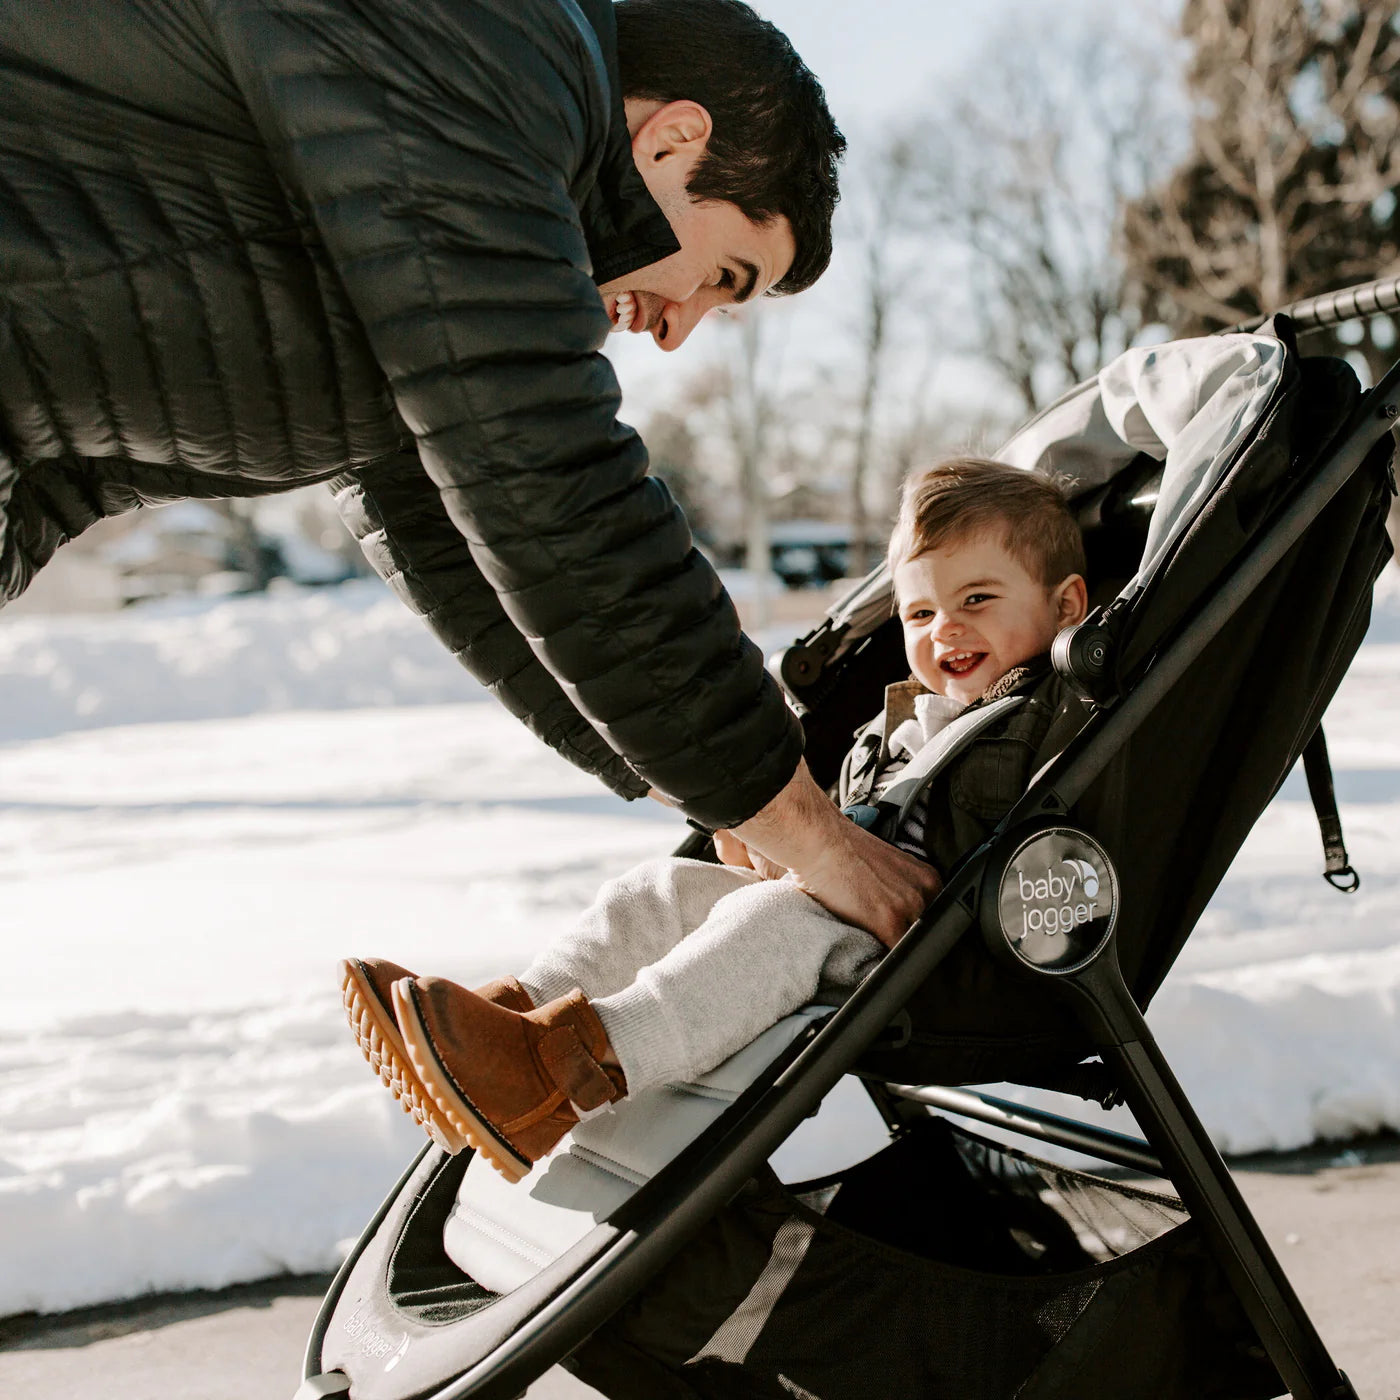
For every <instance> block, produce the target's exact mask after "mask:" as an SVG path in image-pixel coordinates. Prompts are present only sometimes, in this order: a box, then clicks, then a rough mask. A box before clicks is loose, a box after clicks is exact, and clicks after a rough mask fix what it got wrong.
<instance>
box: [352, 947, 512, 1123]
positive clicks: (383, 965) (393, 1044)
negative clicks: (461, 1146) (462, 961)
mask: <svg viewBox="0 0 1400 1400" xmlns="http://www.w3.org/2000/svg"><path fill="white" fill-rule="evenodd" d="M412 976H413V973H411V972H410V971H409V970H408V969H407V968H406V967H400V966H399V965H398V963H392V962H390V961H389V960H388V959H387V958H346V959H345V960H344V961H343V962H342V963H341V964H340V986H341V1000H342V1001H343V1002H344V1003H345V1014H346V1016H347V1017H348V1018H349V1021H350V1029H351V1030H352V1031H354V1032H355V1039H356V1040H357V1041H358V1042H359V1045H360V1049H361V1050H362V1051H363V1052H364V1056H365V1059H367V1060H368V1061H369V1067H370V1068H371V1069H372V1070H374V1072H375V1073H376V1074H377V1075H378V1076H379V1077H380V1079H381V1080H383V1081H384V1084H385V1085H386V1086H387V1087H388V1089H389V1092H390V1093H391V1094H393V1096H394V1097H395V1098H396V1099H398V1101H399V1102H400V1103H401V1104H402V1105H403V1111H404V1112H405V1113H411V1114H412V1115H413V1121H414V1122H415V1123H422V1122H423V1104H424V1102H425V1101H426V1099H427V1095H426V1093H425V1091H424V1089H423V1085H422V1084H421V1082H420V1081H419V1079H418V1076H417V1075H416V1074H415V1073H414V1071H413V1064H412V1062H411V1061H410V1060H409V1057H408V1052H407V1051H406V1050H405V1049H404V1044H403V1037H402V1036H401V1035H400V1034H399V1026H398V1022H397V1021H396V1020H395V1019H394V998H393V991H392V988H393V985H394V983H395V982H397V981H399V980H400V979H401V978H404V977H409V978H411V977H412ZM476 994H477V995H478V996H480V997H484V998H485V999H486V1000H487V1001H490V1002H494V1003H495V1004H496V1005H497V1006H504V1007H508V1008H509V1009H510V1010H511V1011H520V1012H523V1011H533V1010H534V1007H535V1003H534V1002H533V1001H531V1000H530V994H529V992H527V991H526V990H525V988H524V987H522V986H521V985H520V983H519V982H517V981H516V980H515V978H514V977H498V978H496V979H495V980H494V981H492V982H488V983H486V985H485V986H484V987H480V988H478V989H477V993H476ZM425 1126H426V1125H425ZM428 1135H429V1136H430V1137H432V1136H433V1133H432V1130H431V1129H429V1130H428ZM434 1140H435V1141H436V1139H434ZM439 1145H445V1144H441V1143H440V1144H439Z"/></svg>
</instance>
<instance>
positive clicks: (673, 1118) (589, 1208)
mask: <svg viewBox="0 0 1400 1400" xmlns="http://www.w3.org/2000/svg"><path fill="white" fill-rule="evenodd" d="M831 1011H832V1008H831V1007H829V1006H805V1007H803V1008H802V1009H801V1010H800V1011H797V1012H794V1013H793V1014H792V1015H791V1016H785V1017H784V1018H783V1019H782V1020H781V1021H779V1022H778V1023H777V1024H776V1025H773V1026H770V1027H769V1028H768V1029H767V1030H766V1031H764V1032H763V1034H762V1035H760V1036H758V1037H757V1038H756V1039H755V1040H752V1041H750V1042H749V1044H748V1045H746V1046H745V1047H744V1048H743V1049H742V1050H740V1051H738V1052H737V1053H736V1054H734V1055H731V1056H730V1057H729V1059H727V1060H725V1061H724V1062H723V1063H722V1064H719V1065H716V1066H715V1068H714V1069H712V1070H710V1072H709V1073H708V1074H703V1075H701V1076H700V1077H699V1078H698V1079H696V1080H695V1081H694V1082H693V1083H680V1084H661V1085H658V1086H657V1087H656V1088H654V1089H648V1090H645V1091H644V1092H642V1093H640V1094H638V1095H636V1096H635V1097H633V1098H628V1099H624V1100H622V1102H621V1103H619V1104H617V1105H615V1106H614V1107H612V1108H611V1109H607V1110H604V1111H601V1112H598V1113H595V1114H591V1115H589V1116H588V1117H586V1118H585V1119H584V1120H583V1121H582V1122H581V1123H580V1124H579V1125H578V1127H576V1128H575V1129H574V1130H573V1132H572V1133H570V1134H569V1135H568V1136H566V1137H565V1138H564V1140H563V1141H562V1142H561V1143H560V1144H559V1146H558V1147H556V1148H555V1149H554V1151H553V1152H551V1153H550V1154H549V1156H547V1157H545V1158H543V1159H542V1160H541V1161H539V1162H537V1163H536V1164H535V1169H534V1171H533V1172H531V1173H530V1175H529V1176H528V1177H526V1178H525V1179H524V1180H523V1181H521V1182H518V1183H515V1184H512V1183H509V1182H507V1181H506V1180H505V1178H504V1177H502V1176H501V1174H500V1173H499V1172H497V1171H495V1170H493V1169H492V1167H491V1166H490V1165H489V1164H488V1163H487V1162H486V1160H485V1159H484V1158H482V1157H473V1158H472V1160H471V1162H470V1163H469V1164H468V1166H467V1171H466V1175H465V1176H464V1177H463V1178H462V1184H461V1186H460V1187H459V1188H458V1191H457V1199H456V1202H455V1204H454V1205H453V1207H452V1213H451V1214H450V1215H449V1216H448V1218H447V1224H446V1225H445V1226H444V1227H443V1238H442V1242H443V1249H444V1251H445V1252H446V1254H447V1257H448V1258H449V1259H450V1260H452V1262H453V1263H454V1264H456V1265H457V1267H458V1268H459V1269H461V1270H462V1271H463V1272H464V1273H465V1274H467V1275H468V1276H469V1277H471V1278H474V1279H475V1280H476V1281H477V1283H479V1284H480V1285H481V1286H482V1287H483V1288H485V1289H487V1290H489V1291H490V1292H492V1293H509V1292H510V1291H511V1290H512V1289H514V1288H518V1287H520V1285H521V1284H523V1283H524V1282H525V1281H526V1280H527V1279H529V1278H532V1277H533V1276H534V1275H535V1274H537V1273H538V1272H539V1271H540V1270H541V1269H542V1268H544V1267H545V1266H546V1265H548V1264H552V1263H553V1262H554V1261H555V1260H556V1259H559V1258H560V1257H561V1256H563V1255H564V1254H565V1253H567V1251H568V1250H569V1249H571V1248H572V1247H573V1246H574V1245H576V1244H578V1242H579V1241H580V1240H582V1239H583V1237H584V1236H585V1235H587V1234H588V1232H589V1231H590V1230H592V1229H593V1227H594V1226H595V1225H597V1224H598V1223H599V1221H601V1220H605V1219H607V1217H608V1216H609V1215H611V1214H612V1213H613V1211H615V1210H616V1209H617V1208H618V1206H620V1205H621V1204H622V1203H623V1202H624V1201H625V1200H627V1198H628V1197H629V1196H631V1195H632V1194H633V1193H634V1192H635V1191H636V1190H637V1189H638V1187H640V1186H643V1185H645V1184H646V1183H647V1182H648V1181H650V1180H651V1179H652V1178H653V1177H654V1176H655V1175H656V1174H657V1173H658V1172H659V1171H660V1170H661V1169H662V1168H663V1167H664V1166H665V1165H666V1164H667V1163H668V1162H670V1161H671V1160H672V1159H674V1158H675V1157H676V1156H677V1155H678V1154H679V1152H680V1151H681V1149H682V1148H683V1147H685V1146H686V1145H687V1144H689V1143H691V1142H693V1141H694V1140H695V1139H696V1138H697V1137H699V1136H700V1134H701V1133H702V1132H703V1131H704V1130H705V1129H706V1128H707V1127H709V1126H710V1124H711V1123H713V1122H714V1121H715V1120H716V1119H717V1118H718V1117H719V1116H720V1115H721V1114H722V1113H723V1112H724V1111H725V1109H727V1108H728V1107H729V1106H730V1105H731V1104H732V1103H734V1102H735V1100H736V1099H738V1097H739V1095H740V1094H742V1093H743V1092H744V1090H745V1089H747V1088H748V1087H749V1085H750V1084H752V1083H753V1081H754V1080H755V1079H756V1078H757V1077H758V1076H759V1074H760V1073H761V1072H762V1071H763V1070H765V1069H766V1068H767V1067H768V1066H769V1065H771V1064H772V1063H773V1061H774V1060H775V1059H776V1058H777V1057H778V1056H779V1055H780V1054H781V1053H782V1052H783V1051H784V1050H785V1049H786V1048H787V1047H788V1046H789V1045H791V1044H792V1042H793V1041H794V1040H796V1039H797V1037H798V1036H800V1035H801V1034H802V1032H803V1031H804V1030H806V1029H807V1027H808V1026H810V1025H811V1024H812V1023H813V1022H814V1021H817V1020H820V1019H821V1018H822V1017H824V1016H829V1015H830V1014H831Z"/></svg>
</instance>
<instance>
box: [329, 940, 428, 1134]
mask: <svg viewBox="0 0 1400 1400" xmlns="http://www.w3.org/2000/svg"><path fill="white" fill-rule="evenodd" d="M412 976H413V974H412V973H411V972H409V971H408V969H407V968H403V967H400V966H399V965H398V963H392V962H389V961H388V959H387V958H346V959H345V960H344V961H343V962H342V963H341V964H340V987H341V1000H342V1001H343V1002H344V1003H345V1014H346V1016H347V1017H348V1018H349V1021H350V1029H351V1030H352V1031H354V1032H355V1039H356V1040H357V1041H358V1042H359V1046H360V1049H361V1050H362V1051H363V1052H364V1056H365V1059H367V1060H368V1061H369V1067H370V1068H371V1069H372V1070H374V1071H375V1073H376V1074H378V1075H379V1077H380V1079H382V1080H383V1081H384V1084H385V1086H386V1087H387V1088H388V1090H389V1092H390V1093H391V1094H393V1096H394V1097H395V1098H396V1099H398V1101H399V1102H400V1103H401V1104H402V1105H403V1109H404V1112H405V1113H411V1114H412V1115H413V1121H414V1122H415V1123H422V1122H423V1099H424V1090H423V1086H422V1084H420V1083H419V1082H418V1076H417V1075H416V1074H415V1073H414V1072H413V1064H412V1062H411V1061H410V1060H409V1058H408V1052H407V1051H406V1050H405V1049H404V1044H403V1037H402V1036H401V1035H400V1034H399V1027H398V1022H397V1021H395V1019H394V999H393V994H392V990H391V989H392V988H393V985H394V983H395V982H397V981H398V980H399V979H400V978H401V977H412ZM424 1126H425V1127H426V1124H425V1125H424ZM428 1131H429V1135H430V1136H431V1132H432V1130H431V1129H429V1130H428Z"/></svg>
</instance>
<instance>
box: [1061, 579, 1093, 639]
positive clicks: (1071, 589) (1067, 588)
mask: <svg viewBox="0 0 1400 1400" xmlns="http://www.w3.org/2000/svg"><path fill="white" fill-rule="evenodd" d="M1088 614H1089V586H1088V584H1086V583H1085V582H1084V576H1083V574H1070V576H1069V577H1068V578H1067V579H1065V580H1064V581H1063V582H1062V583H1060V584H1059V585H1057V587H1056V589H1055V621H1056V622H1057V623H1058V624H1059V625H1060V626H1061V627H1075V626H1077V625H1078V624H1079V623H1081V622H1083V621H1084V619H1085V618H1086V617H1087V616H1088Z"/></svg>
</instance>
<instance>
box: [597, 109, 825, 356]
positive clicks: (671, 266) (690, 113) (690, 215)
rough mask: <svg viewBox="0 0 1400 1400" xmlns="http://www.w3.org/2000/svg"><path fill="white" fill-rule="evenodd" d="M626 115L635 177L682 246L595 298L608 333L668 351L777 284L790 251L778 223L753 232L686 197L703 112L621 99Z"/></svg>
mask: <svg viewBox="0 0 1400 1400" xmlns="http://www.w3.org/2000/svg"><path fill="white" fill-rule="evenodd" d="M627 109H628V125H629V127H630V128H632V132H633V136H632V155H633V158H634V159H635V160H636V162H637V169H638V171H640V173H641V176H642V179H643V180H644V181H645V182H646V185H647V188H648V190H650V191H651V195H652V198H653V199H655V200H656V202H657V204H658V205H659V206H660V208H661V212H662V213H663V214H665V215H666V219H667V221H668V222H669V223H670V225H671V228H672V230H673V231H674V233H675V235H676V239H677V241H678V242H679V243H680V245H681V247H680V251H679V252H678V253H673V254H672V255H671V256H670V257H669V258H663V259H662V260H661V261H660V262H654V263H649V264H648V265H647V266H646V267H642V268H638V269H637V271H636V272H631V273H628V274H627V276H626V277H619V278H617V279H615V280H614V281H612V282H606V283H604V284H603V286H601V287H600V288H599V289H598V290H599V292H600V293H601V295H602V298H603V306H604V308H605V309H606V310H607V313H608V319H609V320H611V321H612V323H613V327H614V328H615V329H616V330H619V331H631V332H632V333H633V334H641V333H645V334H647V335H650V336H651V338H652V339H653V340H654V341H655V342H656V343H657V345H659V346H660V347H661V349H663V350H675V349H677V348H678V347H679V346H680V345H681V344H683V343H684V341H685V339H686V337H687V336H688V335H689V334H690V333H691V331H693V330H694V329H695V327H696V326H697V325H698V324H699V323H700V318H701V317H702V316H704V315H705V313H706V312H708V311H713V310H716V309H722V308H724V307H727V306H736V305H741V304H743V303H744V302H747V301H751V300H752V299H753V298H754V297H759V296H762V295H763V293H764V292H766V291H767V290H768V289H769V288H770V287H771V286H773V284H774V283H775V282H779V281H781V280H782V278H783V277H784V276H786V274H787V271H788V269H789V268H790V267H791V266H792V260H793V256H794V254H795V253H796V246H797V245H796V243H795V242H794V240H793V236H792V229H791V227H790V226H789V224H788V221H787V220H786V219H784V218H781V217H780V218H777V219H774V220H773V222H772V223H769V224H756V223H754V222H752V220H750V219H748V218H746V217H745V216H744V215H743V214H742V213H741V212H740V211H739V208H738V206H737V205H733V204H726V203H720V202H716V201H706V202H703V203H701V202H697V201H696V200H693V199H691V197H690V195H689V194H688V193H687V191H686V182H687V180H688V179H689V178H690V173H691V171H692V170H694V168H695V166H696V164H697V163H698V162H699V160H700V159H701V158H702V157H703V155H704V152H705V146H706V143H707V142H708V140H709V135H710V119H709V114H708V113H707V112H706V111H705V109H704V108H703V107H700V106H698V105H697V104H695V103H693V102H669V103H666V104H664V105H663V104H660V103H654V102H653V103H636V102H634V101H632V100H630V99H629V101H628V103H627Z"/></svg>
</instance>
